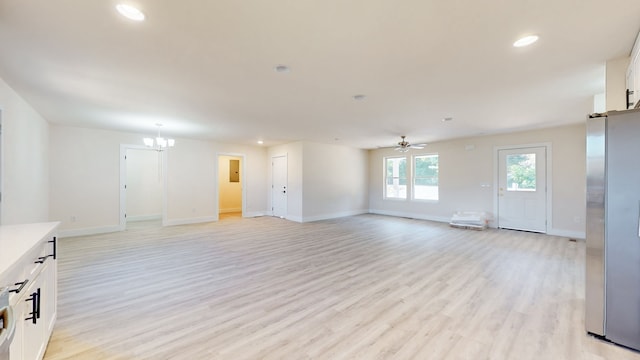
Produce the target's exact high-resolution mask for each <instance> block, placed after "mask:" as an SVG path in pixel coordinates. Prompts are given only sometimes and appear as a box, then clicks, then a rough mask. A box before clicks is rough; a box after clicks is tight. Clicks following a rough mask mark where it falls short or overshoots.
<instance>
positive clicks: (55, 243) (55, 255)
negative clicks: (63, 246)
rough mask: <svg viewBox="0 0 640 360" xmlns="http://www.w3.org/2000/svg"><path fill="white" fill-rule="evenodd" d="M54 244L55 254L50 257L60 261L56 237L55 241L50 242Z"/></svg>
mask: <svg viewBox="0 0 640 360" xmlns="http://www.w3.org/2000/svg"><path fill="white" fill-rule="evenodd" d="M49 242H50V243H52V244H53V254H51V255H49V256H53V260H56V259H58V239H57V238H56V237H55V236H54V237H53V240H51V241H49Z"/></svg>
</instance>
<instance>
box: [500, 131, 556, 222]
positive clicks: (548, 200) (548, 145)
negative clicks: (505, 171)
mask: <svg viewBox="0 0 640 360" xmlns="http://www.w3.org/2000/svg"><path fill="white" fill-rule="evenodd" d="M534 147H536V148H537V147H543V148H545V152H546V157H547V158H546V165H547V166H546V169H545V170H546V174H545V175H546V176H545V183H546V186H547V196H546V199H545V201H546V203H547V204H546V221H547V226H546V230H545V232H544V233H545V234H549V233H551V232H553V231H552V230H553V213H552V211H553V206H552V200H553V198H552V194H553V182H552V181H551V179H552V178H553V176H552V175H553V174H552V173H551V169H552V168H553V166H552V159H553V156H552V146H551V143H550V142H543V143H532V144H522V145H503V146H494V147H493V213H494V214H495V217H494V220H493V227H495V228H497V227H498V225H499V223H498V219H499V217H500V214H499V213H498V212H499V210H500V208H499V206H498V189H499V187H500V185H499V181H500V174H499V172H500V166H499V165H500V158H499V152H500V150H516V149H526V148H534Z"/></svg>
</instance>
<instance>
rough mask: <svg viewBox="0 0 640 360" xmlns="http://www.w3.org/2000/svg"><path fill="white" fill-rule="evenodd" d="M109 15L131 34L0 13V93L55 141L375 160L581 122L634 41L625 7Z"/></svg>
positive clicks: (51, 5) (412, 2)
mask: <svg viewBox="0 0 640 360" xmlns="http://www.w3.org/2000/svg"><path fill="white" fill-rule="evenodd" d="M122 2H125V3H129V4H133V5H136V6H138V7H139V8H140V9H141V10H142V11H143V12H144V13H145V14H146V15H147V20H146V21H144V22H142V23H136V22H133V21H131V20H127V19H125V18H123V17H121V16H120V15H119V14H118V13H117V12H116V10H115V5H116V4H117V3H118V1H116V0H91V1H78V0H76V1H73V0H59V1H42V0H0V77H2V78H3V79H4V80H5V81H6V82H7V83H8V84H9V85H10V86H12V87H13V88H14V89H15V90H16V91H17V92H18V93H19V94H21V95H22V96H23V97H24V98H25V99H26V100H27V101H28V102H29V103H31V105H32V106H33V107H34V108H35V109H36V110H38V111H39V112H40V113H41V114H42V115H43V116H44V117H45V118H46V119H47V120H48V121H50V122H53V123H57V124H69V125H77V126H83V127H95V128H104V129H114V130H122V131H130V132H139V133H147V134H153V133H154V132H155V124H156V123H163V124H164V127H163V133H164V134H167V135H171V136H176V137H190V138H199V139H212V140H216V141H220V142H229V143H243V144H255V142H256V141H257V140H258V139H264V141H265V146H266V145H273V144H278V143H283V142H290V141H298V140H305V141H315V142H323V143H338V144H345V145H351V146H355V147H361V148H375V147H377V146H390V145H393V144H394V143H395V142H397V141H399V138H398V136H399V135H407V139H408V140H409V141H411V142H433V141H437V140H442V139H448V138H455V137H463V136H470V135H478V134H491V133H499V132H508V131H515V130H524V129H531V128H539V127H550V126H556V125H562V124H570V123H578V122H582V121H584V119H585V115H586V114H587V113H589V112H590V111H592V108H593V95H594V94H597V93H602V92H604V63H605V61H606V60H608V59H614V58H618V57H621V56H628V55H629V53H630V51H631V47H632V45H633V41H634V39H635V35H636V34H637V33H638V30H640V1H637V0H519V1H513V0H486V1H463V0H270V1H264V0H211V1H202V0H200V1H198V0H181V1H157V0H156V1H151V0H137V1H128V0H122ZM532 33H535V34H538V35H539V36H540V41H538V42H537V43H536V44H534V45H532V46H530V47H528V48H514V47H512V43H513V42H514V41H515V40H517V39H518V38H519V37H521V36H522V35H527V34H532ZM278 64H285V65H288V66H290V68H291V71H290V72H289V73H277V72H275V71H274V69H273V68H274V67H275V66H276V65H278ZM355 94H366V95H367V97H366V99H365V100H364V101H355V100H354V99H353V98H352V96H353V95H355ZM443 117H453V118H454V121H451V122H442V121H441V119H442V118H443ZM336 139H338V140H336Z"/></svg>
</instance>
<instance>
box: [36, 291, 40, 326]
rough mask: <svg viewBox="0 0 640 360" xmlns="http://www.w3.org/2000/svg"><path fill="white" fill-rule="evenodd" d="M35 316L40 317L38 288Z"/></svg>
mask: <svg viewBox="0 0 640 360" xmlns="http://www.w3.org/2000/svg"><path fill="white" fill-rule="evenodd" d="M36 305H37V306H36V317H37V318H38V319H40V288H38V290H37V291H36Z"/></svg>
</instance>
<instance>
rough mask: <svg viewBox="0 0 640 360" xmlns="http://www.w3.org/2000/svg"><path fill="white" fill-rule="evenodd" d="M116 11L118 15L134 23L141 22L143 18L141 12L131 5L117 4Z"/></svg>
mask: <svg viewBox="0 0 640 360" xmlns="http://www.w3.org/2000/svg"><path fill="white" fill-rule="evenodd" d="M116 9H117V10H118V12H119V13H120V15H122V16H124V17H126V18H127V19H131V20H134V21H142V20H144V18H145V16H144V13H143V12H142V11H140V10H139V9H138V8H135V7H133V6H131V5H127V4H118V5H116Z"/></svg>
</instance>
